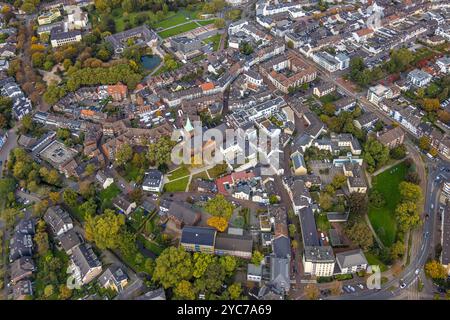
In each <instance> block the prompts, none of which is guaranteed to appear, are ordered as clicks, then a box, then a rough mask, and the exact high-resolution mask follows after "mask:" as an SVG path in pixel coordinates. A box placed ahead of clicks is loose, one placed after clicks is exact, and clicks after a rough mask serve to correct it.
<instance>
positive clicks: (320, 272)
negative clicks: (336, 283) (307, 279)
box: [303, 246, 335, 277]
mask: <svg viewBox="0 0 450 320" xmlns="http://www.w3.org/2000/svg"><path fill="white" fill-rule="evenodd" d="M334 265H335V259H334V254H333V249H332V248H331V247H329V246H322V247H318V246H315V247H308V246H305V249H304V253H303V268H304V272H305V273H306V274H309V275H312V276H316V277H331V276H333V273H334Z"/></svg>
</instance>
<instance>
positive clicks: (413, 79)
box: [407, 69, 433, 88]
mask: <svg viewBox="0 0 450 320" xmlns="http://www.w3.org/2000/svg"><path fill="white" fill-rule="evenodd" d="M432 79H433V76H432V75H431V74H429V73H426V72H425V71H422V70H420V69H414V70H413V71H410V72H409V73H408V75H407V80H408V81H409V82H410V83H411V84H413V85H415V86H416V87H419V88H421V87H425V86H426V85H427V84H429V83H430V82H431V80H432Z"/></svg>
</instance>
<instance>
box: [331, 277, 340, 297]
mask: <svg viewBox="0 0 450 320" xmlns="http://www.w3.org/2000/svg"><path fill="white" fill-rule="evenodd" d="M330 290H331V294H332V295H334V296H339V295H340V294H341V292H342V282H340V281H337V280H335V281H333V283H332V284H331V288H330Z"/></svg>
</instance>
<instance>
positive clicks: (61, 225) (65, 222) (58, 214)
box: [44, 206, 73, 236]
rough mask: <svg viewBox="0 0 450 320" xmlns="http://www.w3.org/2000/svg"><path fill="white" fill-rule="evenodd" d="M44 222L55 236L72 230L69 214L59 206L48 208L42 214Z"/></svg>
mask: <svg viewBox="0 0 450 320" xmlns="http://www.w3.org/2000/svg"><path fill="white" fill-rule="evenodd" d="M44 220H45V222H46V223H47V224H48V225H49V226H50V228H51V229H52V231H53V233H54V234H55V235H57V236H59V235H61V234H63V233H64V232H67V231H69V230H70V229H72V228H73V221H72V218H71V217H70V215H69V213H68V212H67V211H65V210H64V209H62V208H61V207H60V206H55V207H50V208H48V209H47V212H46V213H45V214H44Z"/></svg>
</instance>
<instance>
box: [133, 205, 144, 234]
mask: <svg viewBox="0 0 450 320" xmlns="http://www.w3.org/2000/svg"><path fill="white" fill-rule="evenodd" d="M147 219H148V216H147V215H145V214H144V210H143V209H142V208H138V209H136V210H135V211H134V212H133V213H132V215H131V220H130V226H131V228H133V230H135V231H138V230H139V228H140V227H141V226H142V225H143V223H144V222H145V221H146V220H147Z"/></svg>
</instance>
